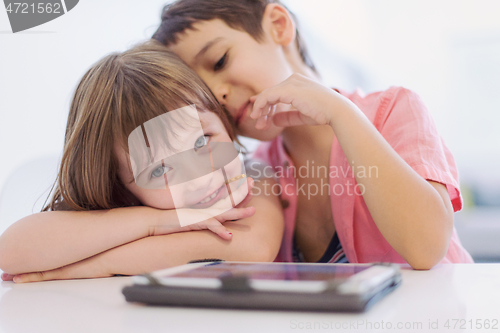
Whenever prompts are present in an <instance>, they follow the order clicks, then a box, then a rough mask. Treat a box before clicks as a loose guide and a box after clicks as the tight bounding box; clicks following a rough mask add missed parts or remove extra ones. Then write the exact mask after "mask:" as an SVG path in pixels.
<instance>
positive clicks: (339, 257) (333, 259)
mask: <svg viewBox="0 0 500 333" xmlns="http://www.w3.org/2000/svg"><path fill="white" fill-rule="evenodd" d="M292 256H293V261H294V262H304V261H305V260H304V256H303V255H302V252H300V249H299V248H298V247H297V243H296V241H295V238H294V239H293V250H292ZM317 263H325V264H326V263H330V264H333V263H338V264H340V263H342V264H347V263H349V262H348V261H347V258H346V256H345V254H344V249H342V244H340V240H339V237H338V236H337V233H336V232H335V234H334V235H333V237H332V240H331V241H330V244H328V247H327V248H326V251H325V253H324V254H323V255H322V256H321V258H320V259H319V260H318V261H317Z"/></svg>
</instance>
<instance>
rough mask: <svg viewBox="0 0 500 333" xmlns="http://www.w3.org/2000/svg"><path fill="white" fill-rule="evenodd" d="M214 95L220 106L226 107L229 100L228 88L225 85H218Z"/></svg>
mask: <svg viewBox="0 0 500 333" xmlns="http://www.w3.org/2000/svg"><path fill="white" fill-rule="evenodd" d="M214 95H215V97H216V98H217V100H218V101H219V103H220V104H222V105H226V104H227V100H228V98H229V87H228V86H227V85H225V84H221V85H219V86H218V87H217V88H216V89H215V91H214Z"/></svg>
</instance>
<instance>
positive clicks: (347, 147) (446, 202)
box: [251, 74, 453, 269]
mask: <svg viewBox="0 0 500 333" xmlns="http://www.w3.org/2000/svg"><path fill="white" fill-rule="evenodd" d="M253 101H254V107H253V112H252V114H251V117H252V118H254V119H256V118H260V119H259V120H258V121H257V126H258V127H260V128H265V127H266V126H267V123H268V122H269V121H274V123H275V124H276V125H277V126H294V125H304V124H306V125H324V124H328V125H330V126H331V127H332V129H333V131H334V133H335V135H336V137H337V140H338V141H339V143H340V145H341V147H342V150H343V151H344V154H345V156H346V157H347V160H348V161H349V163H350V165H351V168H352V169H353V170H356V169H359V168H360V167H364V168H365V170H369V168H370V167H376V168H377V170H378V177H359V178H358V177H357V175H356V174H355V176H356V181H357V183H358V184H360V185H363V186H364V189H365V192H364V194H363V199H364V201H365V203H366V205H367V207H368V209H369V211H370V214H371V216H372V218H373V220H374V222H375V224H376V225H377V227H378V229H379V230H380V232H381V233H382V235H383V236H384V237H385V239H386V240H387V242H389V244H390V245H391V246H392V247H393V248H394V249H395V250H396V251H397V252H398V253H399V254H400V255H401V256H402V257H403V258H404V259H405V260H406V261H407V262H408V263H409V264H410V265H411V266H412V267H413V268H415V269H430V268H432V267H433V266H434V265H436V264H437V263H438V262H439V261H440V260H441V259H442V258H443V257H444V256H445V255H446V251H447V250H448V244H449V241H450V237H451V233H452V230H453V208H452V206H451V202H450V197H449V195H448V191H447V189H446V187H445V186H444V185H443V184H439V183H435V182H432V181H426V180H425V179H424V178H422V177H421V176H420V175H419V174H417V172H415V171H414V170H413V169H412V168H411V167H410V166H409V165H408V164H407V163H406V162H405V160H403V159H402V158H401V157H400V156H399V155H398V154H397V153H396V151H394V149H393V148H392V147H391V146H390V145H389V143H388V142H387V141H386V140H385V139H384V138H383V137H382V135H381V134H380V133H379V132H378V131H377V129H376V128H375V127H374V126H373V124H372V123H371V122H370V121H369V120H368V119H367V118H366V116H365V115H364V114H363V112H362V111H361V110H360V109H359V108H358V107H357V106H356V105H354V104H353V103H352V102H351V101H350V100H348V99H347V98H345V97H343V96H341V95H340V94H338V93H336V92H334V91H333V90H332V89H329V88H327V87H324V86H322V85H321V84H319V83H317V82H314V81H312V80H310V79H308V78H306V77H304V76H302V75H298V74H294V75H292V76H291V77H290V78H288V79H287V80H285V81H284V82H282V83H281V84H279V85H277V86H275V87H273V88H270V89H267V90H265V91H264V92H262V93H261V94H260V95H259V96H257V97H255V98H253ZM280 102H281V103H286V104H291V105H292V106H293V107H294V108H295V109H297V111H291V112H283V113H277V114H276V115H274V117H269V118H268V119H266V118H265V117H262V116H263V115H266V114H269V112H272V106H273V105H275V104H276V103H280ZM270 118H273V119H272V120H271V119H270Z"/></svg>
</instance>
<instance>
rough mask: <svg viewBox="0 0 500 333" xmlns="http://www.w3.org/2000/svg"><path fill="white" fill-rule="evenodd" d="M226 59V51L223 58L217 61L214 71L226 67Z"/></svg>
mask: <svg viewBox="0 0 500 333" xmlns="http://www.w3.org/2000/svg"><path fill="white" fill-rule="evenodd" d="M226 60H227V52H226V53H224V55H223V56H222V58H220V59H219V61H217V63H216V64H215V65H214V72H217V71H218V70H221V69H222V68H223V67H224V65H225V64H226Z"/></svg>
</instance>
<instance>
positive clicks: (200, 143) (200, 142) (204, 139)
mask: <svg viewBox="0 0 500 333" xmlns="http://www.w3.org/2000/svg"><path fill="white" fill-rule="evenodd" d="M208 138H210V135H202V136H200V137H199V138H198V139H196V141H195V143H194V150H195V151H197V150H198V149H200V148H203V147H205V146H206V145H207V143H208Z"/></svg>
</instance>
